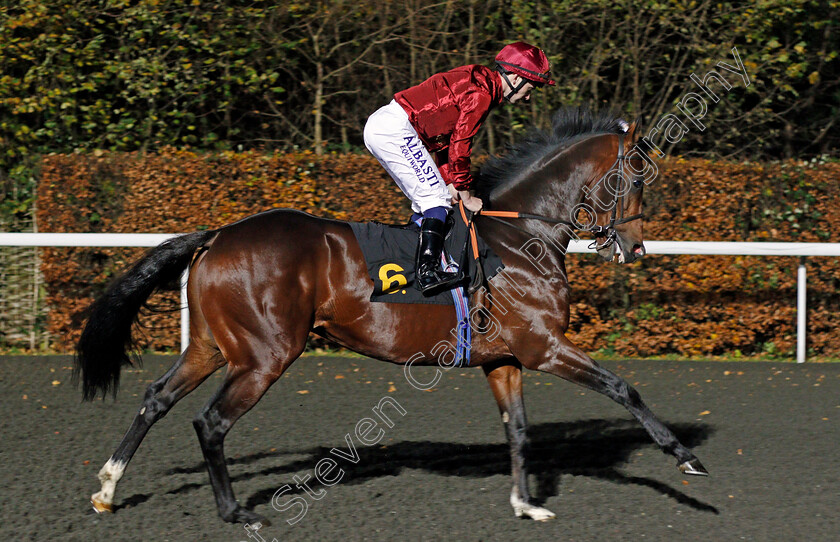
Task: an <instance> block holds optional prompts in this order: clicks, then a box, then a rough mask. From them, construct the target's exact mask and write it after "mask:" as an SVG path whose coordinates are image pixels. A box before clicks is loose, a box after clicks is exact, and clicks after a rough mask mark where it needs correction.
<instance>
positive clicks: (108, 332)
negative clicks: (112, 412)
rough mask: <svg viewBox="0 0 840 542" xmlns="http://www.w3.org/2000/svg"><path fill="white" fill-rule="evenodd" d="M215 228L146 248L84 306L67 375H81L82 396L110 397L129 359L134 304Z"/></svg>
mask: <svg viewBox="0 0 840 542" xmlns="http://www.w3.org/2000/svg"><path fill="white" fill-rule="evenodd" d="M215 234H216V232H215V231H201V232H195V233H190V234H187V235H182V236H179V237H175V238H172V239H169V240H167V241H165V242H164V243H161V244H160V245H158V246H157V247H155V248H153V249H151V250H150V251H148V252H147V253H146V254H145V255H144V256H143V257H142V258H141V259H140V260H138V261H137V263H135V264H134V266H132V267H131V269H129V270H128V271H127V272H126V273H125V274H124V275H122V276H121V277H120V278H118V279H117V280H116V281H114V283H113V284H111V285H110V286H109V287H108V289H107V290H106V291H105V293H104V294H103V295H102V296H101V297H100V298H99V299H97V300H96V301H95V302H94V303H93V304H92V305H91V308H90V317H89V318H88V321H87V323H86V324H85V328H84V329H83V330H82V336H81V338H80V339H79V343H78V345H77V346H76V357H75V367H74V369H73V379H74V381H76V382H78V378H79V375H80V374H81V377H82V390H83V393H84V399H85V400H86V401H88V400H90V399H93V398H95V397H96V396H97V395H99V394H100V393H101V394H102V397H103V399H104V398H105V396H106V395H107V394H108V392H109V391H110V392H112V393H113V395H114V396H115V397H116V394H117V389H118V388H119V383H120V369H121V368H122V366H123V365H131V359H130V358H129V351H130V350H131V347H132V339H131V326H132V324H133V323H134V320H135V319H136V318H137V315H138V313H139V312H140V308H141V307H142V306H143V304H144V303H145V302H146V300H147V299H148V298H149V296H151V295H152V292H154V291H155V288H157V287H160V286H162V285H164V284H167V283H169V282H171V281H173V280H175V279H177V278H178V277H179V276H180V275H181V273H182V272H183V271H184V269H186V267H187V266H188V265H189V264H190V260H191V259H192V257H193V254H194V253H195V251H196V250H197V249H198V248H199V247H200V246H202V245H203V244H204V243H206V242H207V241H208V240H210V239H211V238H212V237H213V236H214V235H215Z"/></svg>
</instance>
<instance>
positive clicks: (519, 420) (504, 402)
mask: <svg viewBox="0 0 840 542" xmlns="http://www.w3.org/2000/svg"><path fill="white" fill-rule="evenodd" d="M482 369H484V374H485V375H486V376H487V383H488V384H489V385H490V390H491V391H492V392H493V396H494V397H495V398H496V403H497V404H498V405H499V412H500V413H501V415H502V423H504V426H505V434H506V435H507V440H508V444H509V445H510V464H511V474H512V476H513V489H511V492H510V504H511V506H513V511H514V512H515V513H516V516H517V517H528V518H531V519H535V520H537V521H545V520H549V519H553V518H555V517H556V516H555V515H554V513H553V512H551V511H550V510H546V509H545V508H542V507H539V506H535V505H533V504H531V493H530V491H529V490H528V471H527V469H526V467H525V447H526V444H527V428H528V421H527V419H526V417H525V402H524V400H523V398H522V366H521V365H520V364H519V362H518V361H516V360H511V359H508V360H503V361H501V362H497V363H493V364H486V365H482Z"/></svg>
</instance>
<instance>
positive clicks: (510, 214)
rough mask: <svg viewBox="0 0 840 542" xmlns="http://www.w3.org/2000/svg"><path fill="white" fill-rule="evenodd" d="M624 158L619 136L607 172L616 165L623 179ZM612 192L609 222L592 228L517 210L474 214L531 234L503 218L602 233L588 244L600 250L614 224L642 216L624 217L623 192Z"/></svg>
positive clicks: (613, 232) (608, 241) (611, 240)
mask: <svg viewBox="0 0 840 542" xmlns="http://www.w3.org/2000/svg"><path fill="white" fill-rule="evenodd" d="M626 158H627V157H626V155H625V154H624V137H623V136H622V137H619V139H618V156H617V157H616V159H615V162H613V164H612V166H610V169H609V170H608V171H607V173H608V174H609V172H611V171H613V169H614V168H615V167H616V165H617V166H618V174H619V177H620V178H621V179H622V180H623V179H624V160H626ZM602 178H603V177H602ZM611 191H612V190H611ZM612 192H613V198H614V199H613V207H612V214H611V215H610V223H609V224H608V225H606V226H595V227H592V228H581V227H579V226H578V225H577V224H575V223H573V222H569V221H568V220H562V219H559V218H553V217H550V216H544V215H535V214H531V213H521V212H519V211H485V210H483V209H482V210H479V211H478V212H477V213H475V214H477V215H481V216H485V217H487V218H489V219H490V220H495V221H496V222H499V223H500V224H504V225H505V226H508V227H510V228H513V229H516V230H519V231H521V232H523V233H527V234H528V235H532V234H531V233H530V232H528V231H527V230H525V229H523V228H520V227H518V226H514V225H513V224H510V223H509V222H506V221H505V220H504V219H511V218H524V219H531V220H540V221H542V222H549V223H552V224H565V225H567V226H569V227H570V228H573V229H577V230H583V231H588V232H591V233H593V234H594V235H595V236H596V237H597V236H598V235H604V236H606V240H605V241H604V242H603V243H602V244H600V245H599V244H598V241H597V240H595V241H593V242H592V244H591V245H589V248H594V249H595V250H601V249H602V248H606V247H608V246H610V245H612V244H613V243H614V242H615V238H616V235H617V233H618V232H617V231H616V229H615V227H616V226H620V225H621V224H626V223H628V222H632V221H634V220H638V219H640V218H644V214H642V213H639V214H635V215H632V216H628V217H625V216H624V194H619V193H618V191H612ZM619 207H621V211H620V214H619V210H618V209H619ZM470 222H472V219H470Z"/></svg>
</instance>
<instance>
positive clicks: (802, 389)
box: [0, 356, 840, 542]
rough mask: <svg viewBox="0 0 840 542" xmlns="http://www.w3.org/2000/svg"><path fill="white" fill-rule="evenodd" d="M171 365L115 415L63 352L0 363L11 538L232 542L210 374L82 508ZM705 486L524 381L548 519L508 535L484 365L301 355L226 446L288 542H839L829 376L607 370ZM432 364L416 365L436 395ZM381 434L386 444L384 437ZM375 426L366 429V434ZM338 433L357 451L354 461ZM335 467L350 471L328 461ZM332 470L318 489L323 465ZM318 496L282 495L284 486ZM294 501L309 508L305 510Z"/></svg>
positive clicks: (611, 407) (617, 413)
mask: <svg viewBox="0 0 840 542" xmlns="http://www.w3.org/2000/svg"><path fill="white" fill-rule="evenodd" d="M173 361H174V358H173V357H154V356H152V357H148V358H147V359H146V360H145V363H144V365H143V367H142V369H140V370H136V369H130V368H129V369H127V370H124V371H123V375H122V387H121V390H120V393H119V396H118V400H117V401H116V402H113V401H112V400H110V399H109V400H106V401H105V402H102V401H97V402H93V403H82V402H81V401H80V396H81V394H80V392H79V390H77V389H75V388H73V387H72V385H71V383H70V376H71V371H70V367H71V364H72V361H71V359H70V358H69V357H67V356H55V357H46V358H44V357H41V358H34V357H5V358H2V359H0V405H2V415H0V435H2V436H0V466H2V471H0V497H2V498H0V502H2V521H1V522H0V539H2V540H52V541H65V540H74V541H75V540H78V541H96V540H108V541H122V540H126V541H145V540H154V541H166V540H171V541H175V540H177V541H187V540H197V541H198V540H201V541H205V540H206V541H224V542H238V541H242V540H257V538H249V537H248V533H247V532H246V531H245V530H244V529H243V527H242V526H241V525H231V524H226V523H224V522H222V521H221V520H220V519H219V517H218V516H217V514H216V507H215V503H214V500H213V494H212V489H211V487H210V485H209V481H208V476H207V473H206V471H205V469H204V465H203V460H202V456H201V451H200V448H199V445H198V441H197V440H196V437H195V434H194V432H193V428H192V424H191V422H192V417H193V415H194V413H195V412H196V411H197V410H198V409H199V408H200V407H201V405H202V404H203V403H204V402H205V401H206V400H207V399H208V398H209V396H210V395H211V393H212V392H213V390H214V389H215V388H216V387H217V386H218V384H219V383H220V382H221V378H222V373H221V372H220V373H217V374H215V375H213V376H212V377H210V378H209V379H208V380H207V381H206V382H205V383H204V384H203V385H202V386H201V387H199V388H198V389H197V390H196V391H194V392H193V393H192V394H190V395H189V396H187V397H186V398H185V399H184V400H183V401H182V402H181V403H179V404H178V405H176V407H175V408H174V409H173V410H172V411H171V412H170V413H169V415H168V416H167V417H166V418H164V419H163V420H161V421H160V422H158V424H157V425H155V426H154V427H153V428H152V430H151V431H150V433H149V435H148V436H147V437H146V440H145V441H144V442H143V444H142V445H141V446H140V449H139V451H138V453H137V455H136V456H135V457H134V459H133V461H132V462H131V464H130V465H129V467H128V469H127V471H126V473H125V476H124V477H123V479H122V481H121V482H120V484H119V486H118V487H117V495H116V499H115V504H116V505H117V507H118V508H117V510H116V513H114V514H112V515H96V514H95V513H94V512H93V511H92V509H91V508H90V506H89V504H88V499H89V497H90V495H91V494H92V493H94V492H95V491H98V489H99V482H98V480H97V478H96V474H97V472H98V471H99V469H100V468H101V466H102V465H103V464H104V462H105V461H106V460H107V459H108V457H109V456H110V454H111V452H112V451H113V450H114V449H115V447H116V445H117V443H118V442H119V440H120V439H121V438H122V435H123V433H124V432H125V430H126V429H127V428H128V426H129V424H130V422H131V420H132V417H133V415H134V414H135V412H136V411H137V409H138V408H139V406H140V401H141V399H142V396H143V393H144V391H145V388H146V386H147V385H148V384H149V383H150V382H151V381H152V380H153V379H156V378H157V377H158V376H159V375H161V374H163V372H164V371H165V370H166V369H167V368H168V367H169V366H170V365H171V363H172V362H173ZM604 365H605V366H607V367H608V368H610V369H612V370H614V371H615V372H617V373H618V374H620V375H621V376H623V377H624V378H626V379H627V380H628V381H629V382H630V383H631V384H633V385H634V386H635V387H636V389H638V390H639V392H640V393H641V394H642V397H643V398H644V399H645V400H646V402H647V403H648V405H649V406H650V407H651V409H652V410H653V411H654V412H655V413H657V414H658V416H659V417H660V418H661V419H662V420H663V421H665V422H666V423H667V424H668V425H669V426H670V427H671V428H672V429H673V430H674V431H675V433H677V435H678V436H679V437H680V438H681V440H682V441H683V442H684V443H685V444H686V445H688V446H690V447H691V448H693V450H694V452H695V453H696V455H697V456H698V457H699V458H700V460H701V461H702V462H703V464H704V465H705V466H706V468H708V469H709V471H710V472H711V476H710V477H708V478H694V477H691V478H689V477H685V476H684V475H682V474H680V472H679V471H678V470H677V469H676V468H675V464H674V460H673V459H672V458H671V457H670V456H665V455H664V454H662V453H661V452H660V451H659V450H658V449H657V448H656V447H655V446H654V445H653V444H652V443H651V442H650V440H649V439H648V437H647V435H646V434H645V433H644V431H643V430H642V428H641V427H640V426H639V425H638V424H637V423H636V422H635V420H633V419H632V418H631V417H630V415H629V413H627V412H626V411H625V410H624V409H623V408H621V407H619V406H618V405H616V404H614V403H613V402H611V401H610V400H609V399H607V398H606V397H603V396H600V395H598V394H596V393H594V392H590V391H587V390H584V389H582V388H579V387H577V386H574V385H572V384H569V383H567V382H565V381H562V380H560V379H558V378H555V377H552V376H549V375H546V374H542V373H534V372H526V373H525V374H526V376H525V378H524V382H525V401H526V407H527V410H528V417H529V422H530V424H531V425H530V432H529V436H530V440H531V452H530V469H531V473H532V475H531V486H532V490H533V491H534V493H535V494H536V496H537V497H538V498H539V499H540V500H541V501H542V502H543V505H544V506H545V507H547V508H549V509H551V510H552V511H554V512H555V513H557V515H558V518H557V519H556V520H553V521H549V522H546V523H537V522H533V521H526V520H519V519H516V518H515V517H514V515H513V511H512V509H511V507H510V505H509V504H508V496H509V493H510V484H511V478H510V476H509V465H510V463H509V456H508V448H507V445H506V443H505V439H504V432H503V428H502V424H501V422H500V419H499V414H498V411H497V409H496V404H495V401H494V400H493V398H492V395H491V393H490V391H489V389H488V387H487V384H486V382H485V379H484V376H483V373H482V371H481V370H480V369H453V370H451V371H448V372H446V373H444V374H443V377H442V379H441V380H440V382H439V384H438V385H437V386H436V387H435V388H434V389H433V390H432V391H419V390H417V389H415V388H413V387H412V386H410V385H409V384H408V382H407V381H406V379H405V377H404V374H403V371H402V369H401V368H400V367H398V366H394V365H390V364H385V363H380V362H376V361H373V360H368V359H362V358H336V357H304V358H302V359H300V360H299V361H297V362H296V363H295V364H294V365H293V366H292V367H291V368H290V369H289V371H288V372H287V374H286V375H284V376H283V378H281V379H280V380H279V381H278V382H277V383H276V384H275V385H274V386H273V387H272V388H271V389H270V390H269V392H268V393H267V394H266V396H265V397H264V398H263V399H262V401H261V402H260V403H259V404H258V405H257V406H256V407H255V409H254V410H252V411H251V412H250V413H248V414H247V415H246V416H245V417H243V418H242V419H241V420H240V421H239V422H238V423H237V425H236V426H234V429H233V430H232V431H231V433H230V434H229V436H228V439H227V441H226V444H225V451H226V453H227V455H228V458H229V465H230V471H231V477H232V480H233V487H234V489H235V491H236V492H237V496H238V498H239V501H240V502H241V503H243V504H245V505H247V506H249V507H253V508H254V509H255V510H256V511H257V512H258V513H261V514H262V515H264V516H266V517H267V518H268V519H269V520H270V521H271V522H272V525H270V526H266V527H264V528H263V529H262V530H260V531H259V534H260V536H261V537H263V538H264V539H265V540H267V541H271V540H272V539H275V538H276V539H277V540H278V541H283V540H459V541H464V540H504V541H510V540H579V541H589V540H639V539H642V540H759V541H766V540H803V539H805V540H809V541H821V540H838V539H840V512H838V510H840V452H839V451H838V443H840V393H838V391H840V364H814V365H808V364H805V365H795V364H788V363H768V362H763V363H746V362H744V363H716V362H709V363H701V362H664V361H627V362H605V363H604ZM434 371H435V369H429V368H425V369H415V372H414V373H413V374H414V376H415V377H416V378H417V380H424V381H428V380H431V378H432V377H433V376H434V374H435V373H434ZM386 396H388V397H391V398H392V399H394V400H395V401H396V402H397V403H398V404H399V405H400V406H401V407H402V408H403V409H404V410H405V415H403V416H401V415H399V414H397V413H395V411H394V410H393V409H391V408H390V407H385V408H384V409H383V412H386V411H387V412H389V413H390V416H389V418H390V419H391V421H392V422H393V427H388V425H387V424H385V423H383V422H382V421H381V420H380V421H379V425H378V429H382V430H383V431H384V435H382V439H381V441H379V442H378V443H376V444H374V445H371V446H366V445H365V444H363V443H362V442H360V440H359V438H358V437H357V435H356V433H355V427H356V425H357V423H358V422H359V421H360V420H363V419H364V418H371V419H372V420H374V421H376V420H377V419H378V418H376V416H375V415H374V414H373V413H372V408H374V407H376V406H377V405H378V404H379V402H380V401H381V400H382V398H383V397H386ZM378 429H377V430H378ZM376 434H377V433H376V432H372V433H370V434H369V436H370V435H376ZM347 439H349V440H350V441H352V443H353V446H354V447H355V450H356V452H355V454H356V455H357V456H358V457H357V458H356V459H355V460H356V462H355V463H353V462H351V460H350V459H348V457H352V455H353V454H351V452H350V447H349V446H348V442H347ZM333 448H335V449H337V450H343V451H345V452H346V453H345V456H344V457H341V456H339V455H335V454H334V453H333V452H331V450H332V449H333ZM324 458H332V459H334V460H335V462H336V464H337V465H338V467H336V469H341V470H340V471H339V470H333V471H332V472H331V473H330V477H331V478H334V477H335V476H336V475H338V474H342V478H341V479H340V481H338V482H337V483H335V484H334V485H332V486H324V485H319V484H318V483H317V482H316V481H315V479H314V475H313V471H314V469H315V466H316V464H318V462H319V461H320V460H322V459H324ZM307 475H308V476H310V478H309V481H308V484H309V485H310V491H312V492H313V493H314V494H315V495H316V496H318V497H319V498H318V499H316V498H314V497H312V496H310V495H308V494H307V493H306V492H304V491H300V490H297V489H294V488H293V490H294V492H292V491H289V492H286V493H283V494H281V495H278V496H277V498H276V499H275V502H276V504H278V508H281V507H282V505H283V504H284V503H286V502H288V501H289V500H290V499H291V498H293V497H299V498H300V500H305V501H306V503H307V506H308V509H307V511H306V514H305V515H304V516H303V517H302V518H301V519H300V520H299V521H298V522H297V523H296V524H294V525H290V524H289V523H288V520H291V519H292V518H293V517H294V516H295V514H297V513H299V512H300V511H301V510H302V507H301V506H297V505H296V506H292V507H290V508H289V509H288V510H286V511H280V510H277V509H275V508H273V507H272V505H271V502H272V497H273V496H274V495H275V493H276V492H277V491H278V490H281V489H282V488H283V486H285V485H289V486H294V485H295V484H296V482H295V480H294V477H296V476H297V477H298V479H299V480H303V479H305V478H306V476H307ZM298 502H300V501H298Z"/></svg>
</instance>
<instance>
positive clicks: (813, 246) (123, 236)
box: [0, 233, 840, 363]
mask: <svg viewBox="0 0 840 542" xmlns="http://www.w3.org/2000/svg"><path fill="white" fill-rule="evenodd" d="M176 235H178V234H173V233H0V246H29V247H153V246H157V245H159V244H160V243H162V242H163V241H165V240H167V239H169V238H170V237H174V236H176ZM589 244H590V241H572V243H571V244H570V245H569V252H577V253H581V252H594V250H591V249H589V248H588V245H589ZM645 250H646V251H647V253H648V254H674V255H690V254H693V255H709V256H798V257H799V258H800V260H799V268H798V270H797V281H796V282H797V291H796V361H797V363H803V362H804V361H805V354H806V351H805V344H806V343H805V338H806V333H807V329H806V321H807V320H806V309H807V307H806V301H805V300H806V291H807V290H806V282H807V272H806V268H805V258H806V257H808V256H840V243H730V242H716V241H645ZM186 284H187V273H186V272H184V275H183V276H182V284H181V306H182V307H184V309H183V310H182V311H181V350H182V351H183V350H184V349H185V348H186V347H187V344H188V343H189V312H188V310H187V308H186V307H187V293H186Z"/></svg>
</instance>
